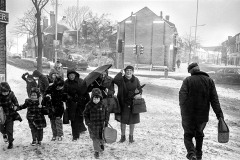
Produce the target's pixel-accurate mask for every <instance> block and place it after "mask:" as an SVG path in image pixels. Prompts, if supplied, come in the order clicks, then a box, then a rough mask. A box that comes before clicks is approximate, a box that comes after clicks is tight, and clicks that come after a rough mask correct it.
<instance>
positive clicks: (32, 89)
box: [30, 87, 40, 98]
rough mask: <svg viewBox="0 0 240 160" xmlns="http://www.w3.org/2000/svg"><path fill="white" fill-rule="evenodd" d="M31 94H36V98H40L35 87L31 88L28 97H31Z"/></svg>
mask: <svg viewBox="0 0 240 160" xmlns="http://www.w3.org/2000/svg"><path fill="white" fill-rule="evenodd" d="M32 93H36V94H37V97H38V98H39V97H40V91H39V89H38V88H37V87H33V88H31V91H30V95H31V94H32Z"/></svg>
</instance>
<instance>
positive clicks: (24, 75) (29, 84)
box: [22, 73, 37, 97]
mask: <svg viewBox="0 0 240 160" xmlns="http://www.w3.org/2000/svg"><path fill="white" fill-rule="evenodd" d="M26 76H27V77H26ZM28 77H29V73H24V74H23V75H22V79H23V80H24V81H25V82H26V83H27V94H28V97H30V91H31V88H33V87H37V82H36V81H35V79H34V78H32V79H33V81H32V82H29V81H28V80H27V78H28Z"/></svg>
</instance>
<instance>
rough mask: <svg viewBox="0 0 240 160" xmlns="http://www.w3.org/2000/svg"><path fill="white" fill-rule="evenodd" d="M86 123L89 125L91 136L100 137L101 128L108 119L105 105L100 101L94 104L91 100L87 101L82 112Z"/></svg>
mask: <svg viewBox="0 0 240 160" xmlns="http://www.w3.org/2000/svg"><path fill="white" fill-rule="evenodd" d="M83 115H84V119H85V123H86V125H87V126H88V127H89V133H90V137H91V138H98V139H101V138H102V130H103V127H104V126H105V124H106V123H108V121H109V116H108V115H109V114H108V112H107V107H106V106H105V105H104V104H103V103H102V101H100V102H99V103H98V104H94V103H93V102H92V100H91V101H90V102H88V103H87V105H86V108H85V110H84V112H83Z"/></svg>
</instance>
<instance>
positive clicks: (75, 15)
mask: <svg viewBox="0 0 240 160" xmlns="http://www.w3.org/2000/svg"><path fill="white" fill-rule="evenodd" d="M90 13H91V11H90V9H89V7H87V6H82V7H77V6H71V7H68V8H67V9H66V10H64V14H65V16H66V23H67V24H68V25H69V26H70V27H71V28H72V29H74V30H77V29H79V30H81V28H82V27H81V26H82V22H83V21H84V20H87V19H88V18H89V14H90Z"/></svg>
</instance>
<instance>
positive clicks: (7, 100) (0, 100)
mask: <svg viewBox="0 0 240 160" xmlns="http://www.w3.org/2000/svg"><path fill="white" fill-rule="evenodd" d="M0 106H2V107H3V111H4V113H5V114H6V117H7V119H8V118H10V119H13V116H14V115H15V114H16V111H14V109H13V107H14V106H19V104H18V100H17V98H16V96H15V94H14V92H13V91H10V92H9V94H8V95H7V96H3V95H2V94H1V93H0Z"/></svg>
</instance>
